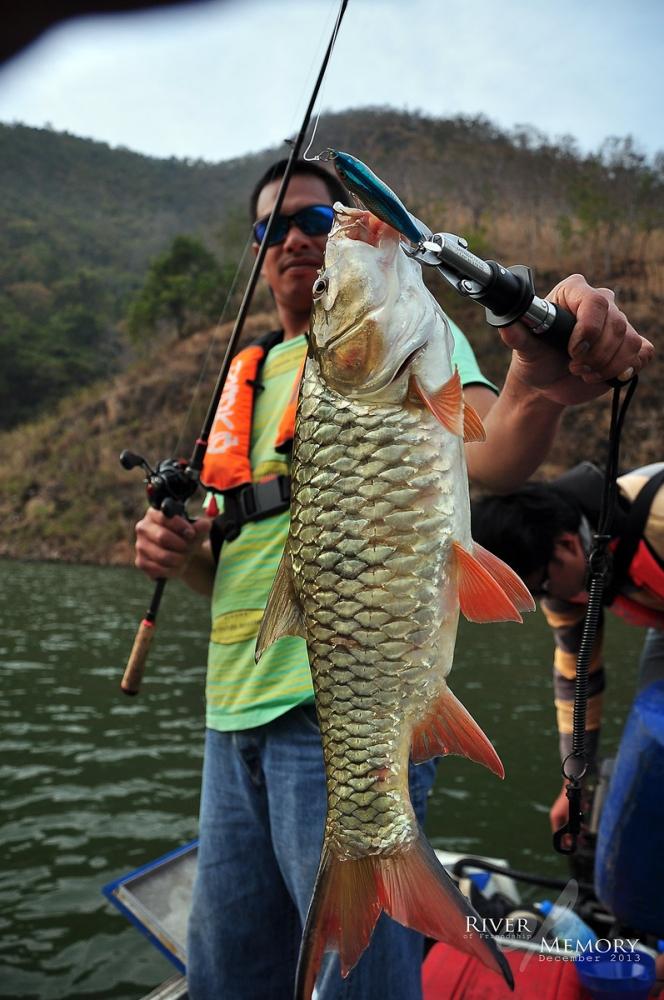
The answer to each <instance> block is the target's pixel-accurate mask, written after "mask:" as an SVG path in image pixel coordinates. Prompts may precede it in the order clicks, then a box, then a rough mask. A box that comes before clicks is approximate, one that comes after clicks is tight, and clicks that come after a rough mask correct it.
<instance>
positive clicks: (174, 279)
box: [127, 236, 225, 341]
mask: <svg viewBox="0 0 664 1000" xmlns="http://www.w3.org/2000/svg"><path fill="white" fill-rule="evenodd" d="M224 285H225V281H224V275H223V272H222V269H221V267H220V266H219V264H218V262H217V259H216V258H215V257H214V256H213V254H211V253H210V251H209V250H207V249H206V248H205V247H204V246H203V244H202V243H200V242H199V241H198V240H196V239H193V238H192V237H190V236H176V238H175V239H174V240H173V243H172V244H171V247H170V249H169V250H168V251H166V253H163V254H160V256H158V257H155V259H154V260H153V261H152V263H151V264H150V267H149V269H148V274H147V278H146V280H145V284H144V285H143V288H142V289H141V290H140V292H139V293H138V294H137V295H136V297H135V298H134V300H133V301H132V303H131V304H130V307H129V312H128V314H127V327H128V330H129V334H130V336H131V338H132V340H134V341H140V340H143V339H145V338H146V337H149V336H154V335H155V334H156V335H159V334H160V333H164V332H166V333H170V332H172V331H173V330H175V333H176V335H177V337H178V338H179V339H184V338H185V337H188V336H190V335H191V334H192V333H194V332H195V331H196V330H199V329H201V327H203V326H205V325H206V324H209V323H212V322H214V321H215V320H216V319H217V318H218V316H219V312H220V310H221V306H222V303H223V300H224V297H225V288H224Z"/></svg>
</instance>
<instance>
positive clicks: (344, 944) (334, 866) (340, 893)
mask: <svg viewBox="0 0 664 1000" xmlns="http://www.w3.org/2000/svg"><path fill="white" fill-rule="evenodd" d="M381 909H382V907H381V899H380V887H379V883H378V881H377V879H376V863H375V858H374V857H372V856H367V857H364V858H358V859H356V860H348V861H342V860H340V859H339V858H336V857H334V855H333V854H332V853H331V851H330V850H329V849H328V848H327V847H326V846H324V847H323V853H322V856H321V861H320V866H319V868H318V875H317V876H316V885H315V886H314V894H313V897H312V900H311V904H310V906H309V912H308V914H307V921H306V924H305V927H304V934H303V935H302V944H301V946H300V957H299V959H298V965H297V976H296V981H295V1000H310V997H311V994H312V992H313V988H314V985H315V983H316V976H317V975H318V970H319V968H320V964H321V960H322V958H323V954H324V952H326V951H336V952H338V954H339V960H340V963H341V974H342V976H344V978H345V977H346V976H347V975H348V973H349V972H350V970H351V969H352V968H353V966H354V965H355V964H356V962H357V961H358V959H359V958H360V955H361V954H362V952H363V951H364V949H365V948H366V946H367V945H368V944H369V940H370V939H371V935H372V933H373V929H374V926H375V924H376V921H377V920H378V917H379V916H380V911H381Z"/></svg>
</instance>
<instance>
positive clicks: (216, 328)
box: [173, 233, 254, 455]
mask: <svg viewBox="0 0 664 1000" xmlns="http://www.w3.org/2000/svg"><path fill="white" fill-rule="evenodd" d="M253 240H254V237H253V233H250V234H249V236H248V238H247V241H246V243H245V245H244V250H243V251H242V254H241V256H240V260H239V262H238V264H237V267H236V268H235V272H234V274H233V278H232V280H231V284H230V288H229V289H228V292H227V294H226V299H225V301H224V304H223V306H222V308H221V313H220V314H219V318H218V319H217V321H216V323H215V324H214V327H213V329H212V336H211V337H210V342H209V344H208V347H207V350H206V352H205V355H204V357H203V360H202V362H201V370H200V372H199V375H198V378H197V380H196V384H195V385H194V388H193V390H192V394H191V399H190V401H189V406H188V407H187V412H186V414H185V416H184V418H183V420H182V422H181V424H180V433H179V435H178V439H177V442H176V444H175V448H174V449H173V454H174V455H178V454H180V447H181V445H182V439H183V437H184V434H185V431H186V429H187V426H188V424H189V419H190V417H191V414H192V411H193V409H194V404H195V402H196V400H197V398H198V394H199V392H200V389H201V384H202V382H203V379H204V378H205V375H206V374H207V370H208V366H209V363H210V357H211V355H212V350H213V348H214V347H215V346H216V345H217V342H218V340H219V334H220V332H221V326H222V324H223V323H224V321H225V319H226V314H227V313H228V311H229V307H230V304H231V300H232V298H233V296H234V294H235V289H236V288H237V286H238V283H239V281H240V275H241V274H242V270H243V268H244V262H245V260H246V257H247V254H248V253H249V247H250V246H251V244H252V243H253Z"/></svg>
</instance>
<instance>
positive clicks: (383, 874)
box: [295, 831, 514, 1000]
mask: <svg viewBox="0 0 664 1000" xmlns="http://www.w3.org/2000/svg"><path fill="white" fill-rule="evenodd" d="M381 910H385V912H386V913H388V914H389V915H390V916H391V917H392V918H393V919H394V920H396V921H398V922H399V923H400V924H403V925H404V927H412V928H413V930H416V931H419V932H420V933H421V934H425V935H426V936H427V937H433V938H436V939H437V940H439V941H447V942H448V943H449V944H451V945H452V946H453V947H455V948H458V949H459V950H460V951H463V952H466V954H469V955H472V956H473V957H474V958H477V959H479V960H480V962H483V963H484V965H486V966H487V968H489V969H492V970H493V971H494V972H497V973H499V974H502V975H503V976H504V977H505V980H506V982H507V983H508V985H509V986H510V987H511V988H513V986H514V980H513V978H512V973H511V970H510V967H509V964H508V963H507V961H506V959H505V957H504V955H503V953H502V952H501V951H500V949H499V948H498V946H497V945H496V943H495V941H494V940H493V938H491V937H490V936H488V935H485V934H481V933H480V932H479V931H476V930H473V927H480V926H481V922H480V918H479V917H478V915H477V913H476V912H475V910H474V909H473V907H472V906H471V905H470V903H469V902H468V900H467V899H466V898H465V896H462V895H461V893H460V892H459V890H458V889H457V887H456V886H455V884H454V882H453V881H452V879H451V878H450V876H449V875H448V874H447V872H446V871H445V869H444V868H443V866H442V865H441V863H440V862H439V860H438V858H437V857H436V855H435V853H434V851H433V849H432V847H431V846H430V844H429V843H428V842H427V840H426V838H425V837H424V835H423V834H422V832H421V831H420V833H419V836H418V839H417V840H416V841H414V842H413V843H411V844H409V845H408V846H407V847H406V848H405V849H404V850H402V851H400V852H398V853H395V854H391V855H389V856H387V857H385V856H380V855H370V856H368V857H365V858H359V859H358V860H352V861H340V860H339V859H338V858H335V857H334V856H333V855H332V853H331V852H330V851H329V850H328V848H326V847H323V855H322V858H321V864H320V868H319V869H318V877H317V878H316V885H315V888H314V895H313V899H312V901H311V905H310V907H309V913H308V914H307V922H306V926H305V928H304V934H303V937H302V945H301V947H300V958H299V961H298V967H297V978H296V983H295V1000H310V998H311V994H312V992H313V989H314V986H315V983H316V976H317V974H318V970H319V968H320V963H321V959H322V957H323V954H324V952H325V951H329V950H333V951H337V952H338V953H339V958H340V962H341V972H342V975H343V976H344V977H345V976H347V975H348V973H349V972H350V970H351V969H352V968H353V966H354V965H355V964H356V962H357V961H358V960H359V958H360V956H361V955H362V952H363V951H364V949H365V948H366V946H367V945H368V943H369V940H370V938H371V935H372V933H373V929H374V926H375V924H376V920H377V919H378V917H379V915H380V912H381ZM468 918H474V920H469V919H468Z"/></svg>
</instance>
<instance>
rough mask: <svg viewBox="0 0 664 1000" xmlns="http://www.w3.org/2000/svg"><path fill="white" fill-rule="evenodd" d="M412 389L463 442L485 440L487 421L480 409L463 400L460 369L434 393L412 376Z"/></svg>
mask: <svg viewBox="0 0 664 1000" xmlns="http://www.w3.org/2000/svg"><path fill="white" fill-rule="evenodd" d="M410 388H411V392H412V393H413V395H414V396H415V397H416V399H419V400H420V402H421V403H424V405H425V406H426V407H427V409H428V410H430V411H431V413H433V415H434V417H435V418H436V420H437V421H438V422H439V423H441V424H442V425H443V427H445V428H446V430H448V431H449V432H450V434H456V435H457V437H462V438H463V439H464V441H485V440H486V433H485V431H484V424H483V423H482V419H481V417H480V415H479V413H477V411H476V410H475V409H474V408H473V407H472V406H471V405H470V404H469V403H465V402H464V399H463V388H462V386H461V376H460V375H459V369H458V368H455V369H454V375H452V376H451V378H449V379H448V380H447V382H445V383H443V385H441V387H440V388H439V389H436V391H435V392H428V391H427V390H426V389H425V388H424V387H423V385H422V383H421V382H420V380H419V379H418V378H417V376H416V375H413V376H412V377H411V380H410Z"/></svg>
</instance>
